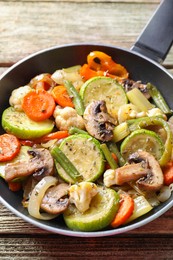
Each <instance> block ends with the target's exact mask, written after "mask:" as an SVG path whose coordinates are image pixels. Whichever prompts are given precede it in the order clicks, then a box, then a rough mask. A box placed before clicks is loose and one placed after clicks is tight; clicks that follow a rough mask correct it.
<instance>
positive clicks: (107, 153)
mask: <svg viewBox="0 0 173 260" xmlns="http://www.w3.org/2000/svg"><path fill="white" fill-rule="evenodd" d="M100 147H101V149H102V151H103V154H104V156H105V158H106V160H107V162H108V164H109V165H110V167H111V168H112V169H116V168H118V164H117V163H116V161H115V160H114V158H113V156H112V154H111V152H110V151H109V149H108V147H107V145H106V144H101V145H100Z"/></svg>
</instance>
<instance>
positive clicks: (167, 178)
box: [162, 161, 173, 185]
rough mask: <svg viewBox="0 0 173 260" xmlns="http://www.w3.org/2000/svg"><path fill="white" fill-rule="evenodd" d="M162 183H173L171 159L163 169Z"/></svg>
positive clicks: (172, 163)
mask: <svg viewBox="0 0 173 260" xmlns="http://www.w3.org/2000/svg"><path fill="white" fill-rule="evenodd" d="M162 170H163V176H164V183H165V184H166V185H170V184H171V183H173V161H171V162H169V163H168V164H167V165H166V166H165V167H164V168H163V169H162Z"/></svg>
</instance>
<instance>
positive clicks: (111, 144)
mask: <svg viewBox="0 0 173 260" xmlns="http://www.w3.org/2000/svg"><path fill="white" fill-rule="evenodd" d="M107 145H108V148H109V149H110V151H111V152H113V153H114V154H115V155H116V156H117V158H118V163H119V165H120V166H123V165H124V164H125V163H126V161H125V160H124V158H123V156H122V155H121V153H120V151H119V150H118V147H117V145H116V143H114V142H108V143H107Z"/></svg>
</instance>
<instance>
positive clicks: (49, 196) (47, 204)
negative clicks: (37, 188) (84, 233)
mask: <svg viewBox="0 0 173 260" xmlns="http://www.w3.org/2000/svg"><path fill="white" fill-rule="evenodd" d="M68 190H69V185H68V184H66V183H60V184H58V185H57V186H53V187H50V188H49V189H48V190H47V192H46V193H45V195H44V197H43V199H42V203H41V209H43V210H44V211H46V212H48V213H50V214H59V213H62V212H63V211H64V210H65V209H66V208H67V207H68V204H69V198H68V197H67V195H68Z"/></svg>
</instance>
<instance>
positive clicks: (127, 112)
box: [118, 103, 146, 124]
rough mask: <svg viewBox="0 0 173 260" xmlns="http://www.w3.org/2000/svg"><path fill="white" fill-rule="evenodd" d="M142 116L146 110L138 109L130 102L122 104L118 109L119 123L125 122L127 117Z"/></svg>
mask: <svg viewBox="0 0 173 260" xmlns="http://www.w3.org/2000/svg"><path fill="white" fill-rule="evenodd" d="M144 116H146V112H145V111H140V110H139V109H138V108H137V107H136V106H135V105H133V104H131V103H129V104H125V105H122V106H121V107H120V108H119V110H118V122H119V124H121V123H123V122H125V121H126V120H128V119H133V118H140V117H144Z"/></svg>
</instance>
